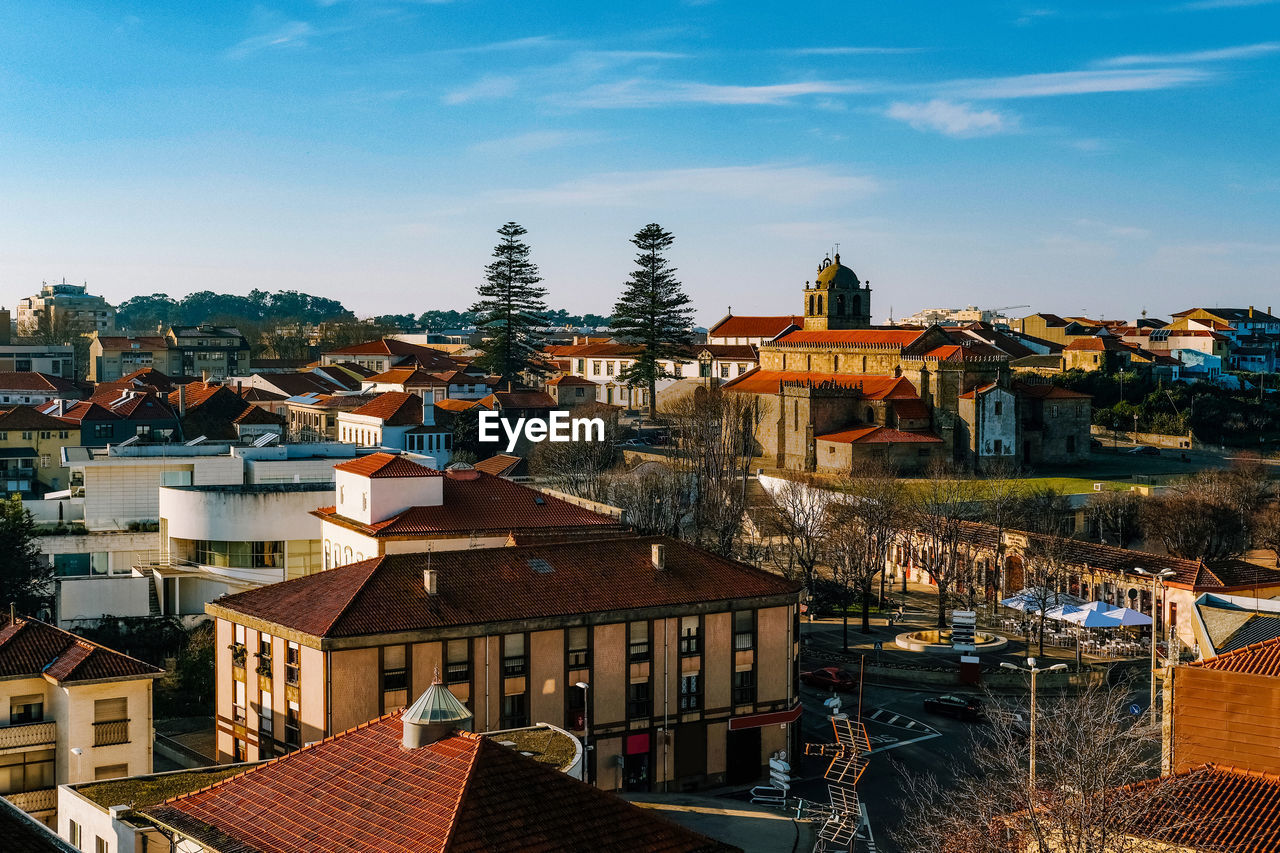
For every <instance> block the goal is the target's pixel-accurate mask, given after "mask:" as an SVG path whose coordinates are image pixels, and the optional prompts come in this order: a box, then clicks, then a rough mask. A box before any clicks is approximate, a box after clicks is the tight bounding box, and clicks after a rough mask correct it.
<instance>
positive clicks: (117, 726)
mask: <svg viewBox="0 0 1280 853" xmlns="http://www.w3.org/2000/svg"><path fill="white" fill-rule="evenodd" d="M237 683H238V684H240V685H241V686H242V687H243V682H237ZM128 742H129V700H128V698H127V697H124V696H121V697H120V698H118V699H98V700H96V701H94V703H93V745H94V746H111V745H113V744H117V743H128Z"/></svg>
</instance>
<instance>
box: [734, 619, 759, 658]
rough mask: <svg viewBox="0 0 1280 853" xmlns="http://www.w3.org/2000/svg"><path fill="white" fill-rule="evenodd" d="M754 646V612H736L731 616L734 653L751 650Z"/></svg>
mask: <svg viewBox="0 0 1280 853" xmlns="http://www.w3.org/2000/svg"><path fill="white" fill-rule="evenodd" d="M755 646H756V612H755V611H754V610H738V611H735V612H734V614H733V648H734V651H742V650H743V649H753V648H755Z"/></svg>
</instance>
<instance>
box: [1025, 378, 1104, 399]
mask: <svg viewBox="0 0 1280 853" xmlns="http://www.w3.org/2000/svg"><path fill="white" fill-rule="evenodd" d="M1013 390H1014V391H1015V392H1016V393H1018V394H1022V395H1023V396H1026V397H1035V398H1037V399H1040V400H1046V399H1047V400H1069V399H1074V400H1088V399H1092V398H1091V397H1090V396H1089V395H1088V394H1081V393H1080V392H1079V391H1071V390H1069V389H1067V388H1059V387H1058V386H1057V385H1032V384H1029V383H1026V382H1015V383H1013Z"/></svg>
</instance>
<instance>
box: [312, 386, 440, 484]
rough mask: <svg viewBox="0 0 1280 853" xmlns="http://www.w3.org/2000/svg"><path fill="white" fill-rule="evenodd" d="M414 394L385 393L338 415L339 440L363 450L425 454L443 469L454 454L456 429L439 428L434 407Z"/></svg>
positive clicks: (408, 392)
mask: <svg viewBox="0 0 1280 853" xmlns="http://www.w3.org/2000/svg"><path fill="white" fill-rule="evenodd" d="M423 400H424V397H422V396H419V395H418V394H417V393H415V392H412V391H385V392H383V393H380V394H378V396H376V397H374V398H373V399H372V400H370V401H369V402H368V403H365V404H364V405H363V406H361V407H360V408H358V409H353V410H351V411H350V412H339V413H338V427H337V429H338V440H339V441H346V442H351V443H352V444H358V445H360V446H361V447H382V448H386V449H389V450H409V451H413V452H415V453H425V454H427V455H429V456H431V457H433V458H434V459H435V460H436V465H437V466H438V467H440V468H443V467H445V466H447V465H448V464H449V459H450V457H451V456H452V455H453V453H452V449H453V430H452V429H451V428H450V427H448V426H445V425H438V424H437V423H436V420H435V413H436V407H435V404H434V403H432V404H431V405H427V406H424V404H423Z"/></svg>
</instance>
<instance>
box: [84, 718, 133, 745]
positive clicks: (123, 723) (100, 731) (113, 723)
mask: <svg viewBox="0 0 1280 853" xmlns="http://www.w3.org/2000/svg"><path fill="white" fill-rule="evenodd" d="M128 742H129V721H128V720H127V719H125V720H105V721H103V722H101V723H94V724H93V745H94V746H115V745H116V744H119V743H128Z"/></svg>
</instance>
